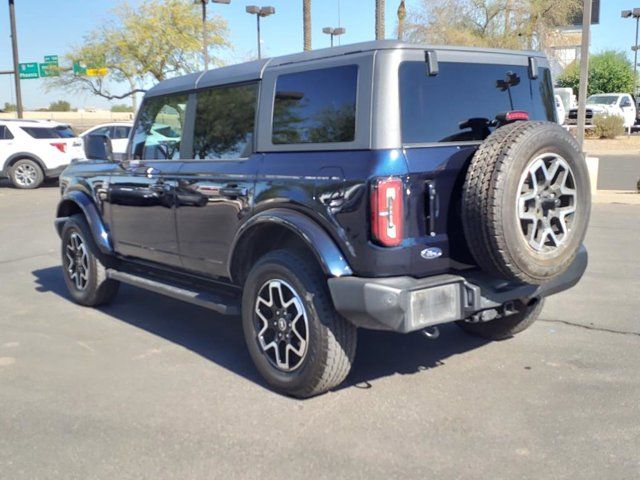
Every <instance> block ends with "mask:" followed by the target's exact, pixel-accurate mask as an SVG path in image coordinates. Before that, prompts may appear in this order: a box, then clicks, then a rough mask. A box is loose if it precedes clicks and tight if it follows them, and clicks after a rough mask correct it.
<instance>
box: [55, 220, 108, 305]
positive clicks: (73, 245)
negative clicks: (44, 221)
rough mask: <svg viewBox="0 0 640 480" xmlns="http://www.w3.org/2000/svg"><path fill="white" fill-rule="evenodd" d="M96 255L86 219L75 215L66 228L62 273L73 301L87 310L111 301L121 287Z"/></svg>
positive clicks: (63, 242) (63, 240) (63, 234)
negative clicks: (112, 278)
mask: <svg viewBox="0 0 640 480" xmlns="http://www.w3.org/2000/svg"><path fill="white" fill-rule="evenodd" d="M96 252H97V250H96V246H95V243H94V242H93V239H92V238H91V234H90V233H89V228H88V226H87V223H86V221H85V219H84V217H83V216H82V215H73V216H71V217H70V218H69V220H68V221H67V222H66V223H65V224H64V228H63V229H62V270H63V275H64V281H65V283H66V285H67V288H68V290H69V293H70V294H71V297H72V298H73V300H74V301H75V302H76V303H79V304H80V305H84V306H87V307H97V306H99V305H104V304H106V303H109V302H111V300H113V298H114V297H115V296H116V294H117V293H118V288H119V286H120V282H118V281H116V280H111V279H109V278H107V273H106V268H105V266H104V265H103V264H102V263H101V262H100V259H99V258H98V257H97V255H96Z"/></svg>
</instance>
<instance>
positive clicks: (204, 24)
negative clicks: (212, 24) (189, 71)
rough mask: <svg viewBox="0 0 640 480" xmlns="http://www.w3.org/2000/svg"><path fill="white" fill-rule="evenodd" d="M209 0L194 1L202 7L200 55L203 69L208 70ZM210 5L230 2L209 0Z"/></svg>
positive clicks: (226, 0)
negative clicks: (202, 59)
mask: <svg viewBox="0 0 640 480" xmlns="http://www.w3.org/2000/svg"><path fill="white" fill-rule="evenodd" d="M208 2H209V0H194V1H193V3H194V4H195V5H198V4H201V5H202V55H203V58H204V69H205V70H208V69H209V39H208V35H207V3H208ZM211 3H222V4H224V5H229V4H230V3H231V0H211Z"/></svg>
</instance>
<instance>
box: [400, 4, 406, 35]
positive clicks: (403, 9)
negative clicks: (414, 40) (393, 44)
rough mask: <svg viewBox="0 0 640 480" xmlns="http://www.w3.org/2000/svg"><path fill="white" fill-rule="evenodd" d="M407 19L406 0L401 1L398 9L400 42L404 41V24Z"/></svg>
mask: <svg viewBox="0 0 640 480" xmlns="http://www.w3.org/2000/svg"><path fill="white" fill-rule="evenodd" d="M406 18H407V7H406V6H405V4H404V0H401V1H400V6H399V7H398V40H404V22H405V20H406Z"/></svg>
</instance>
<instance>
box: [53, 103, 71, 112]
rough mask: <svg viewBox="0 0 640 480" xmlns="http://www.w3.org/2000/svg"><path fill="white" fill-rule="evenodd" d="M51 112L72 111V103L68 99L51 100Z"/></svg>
mask: <svg viewBox="0 0 640 480" xmlns="http://www.w3.org/2000/svg"><path fill="white" fill-rule="evenodd" d="M49 111H50V112H70V111H71V104H70V103H69V102H67V101H66V100H58V101H57V102H51V103H50V104H49Z"/></svg>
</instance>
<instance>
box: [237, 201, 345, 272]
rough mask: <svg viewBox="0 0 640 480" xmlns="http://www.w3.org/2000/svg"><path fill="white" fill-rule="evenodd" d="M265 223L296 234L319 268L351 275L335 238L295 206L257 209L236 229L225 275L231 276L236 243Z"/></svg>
mask: <svg viewBox="0 0 640 480" xmlns="http://www.w3.org/2000/svg"><path fill="white" fill-rule="evenodd" d="M265 224H275V225H279V226H281V227H285V228H287V229H288V230H290V231H291V232H293V233H294V234H296V235H297V236H298V237H300V238H301V239H302V240H303V241H304V243H305V244H306V245H307V247H309V250H310V251H312V252H313V253H314V255H315V257H316V258H317V260H318V262H319V263H320V266H321V267H322V270H323V271H324V273H325V274H326V275H328V276H329V277H344V276H349V275H353V271H352V270H351V267H350V266H349V263H348V262H347V259H346V258H345V257H344V255H343V254H342V252H341V251H340V249H339V248H338V246H337V245H336V243H335V241H334V240H333V239H332V238H331V237H330V236H329V234H328V233H327V232H326V231H325V230H324V229H323V228H322V227H321V226H320V225H319V224H318V223H317V222H315V221H314V220H313V219H311V218H310V217H308V216H307V215H305V214H303V213H300V212H297V211H295V210H289V209H284V208H274V209H270V210H265V211H263V212H260V213H257V214H256V215H254V216H253V217H251V218H250V219H249V220H248V221H247V222H245V223H244V224H243V225H242V226H241V227H240V228H239V229H238V232H237V233H236V236H235V238H234V240H233V243H232V244H231V248H230V250H229V259H228V261H227V268H228V274H229V278H232V266H233V260H234V258H235V255H236V253H237V252H236V247H237V246H238V244H239V243H240V241H241V240H242V239H243V238H245V237H246V235H247V234H249V233H250V232H251V231H252V230H253V229H254V228H256V227H258V226H260V225H265Z"/></svg>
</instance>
